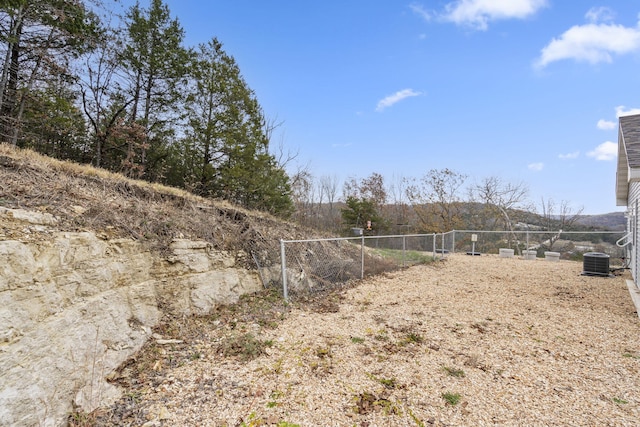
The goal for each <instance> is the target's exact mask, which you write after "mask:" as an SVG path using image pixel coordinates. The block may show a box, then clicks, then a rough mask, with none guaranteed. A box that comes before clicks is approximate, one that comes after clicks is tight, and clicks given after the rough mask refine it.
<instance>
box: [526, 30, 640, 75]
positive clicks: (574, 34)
mask: <svg viewBox="0 0 640 427" xmlns="http://www.w3.org/2000/svg"><path fill="white" fill-rule="evenodd" d="M636 51H640V27H636V28H631V27H624V26H622V25H615V24H598V23H589V24H585V25H575V26H573V27H571V28H569V29H568V30H567V31H565V32H564V33H563V34H562V35H561V36H560V37H559V38H554V39H553V40H552V41H551V42H550V43H549V44H548V45H547V46H545V47H544V48H543V49H542V51H541V54H540V57H539V58H538V60H537V61H536V64H535V65H536V66H537V67H539V68H543V67H546V66H547V65H549V64H550V63H552V62H555V61H560V60H563V59H575V60H576V61H586V62H589V63H591V64H597V63H598V62H611V61H612V55H623V54H626V53H632V52H636Z"/></svg>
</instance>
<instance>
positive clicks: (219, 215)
mask: <svg viewBox="0 0 640 427" xmlns="http://www.w3.org/2000/svg"><path fill="white" fill-rule="evenodd" d="M0 206H3V207H7V208H13V209H18V208H20V209H27V210H36V211H40V212H47V213H50V214H52V215H54V216H55V217H56V218H57V219H58V227H57V228H58V229H59V230H60V231H94V232H97V233H99V235H101V236H103V237H104V238H132V239H135V240H138V241H139V242H141V243H143V244H145V245H147V246H148V247H149V248H150V249H151V250H154V251H157V252H159V253H164V252H165V251H166V250H167V248H168V246H169V244H170V243H171V241H172V240H174V239H176V238H187V239H193V240H206V241H208V242H209V243H211V245H212V247H213V248H215V249H220V250H229V251H240V250H244V251H245V252H247V253H252V254H253V255H254V256H257V257H262V258H265V259H263V260H262V261H264V262H265V263H266V264H267V265H269V263H268V261H270V260H269V258H274V257H275V258H277V256H276V255H277V254H278V246H277V244H278V239H281V238H291V239H293V238H300V236H305V235H309V234H310V232H309V231H308V230H305V229H303V228H301V227H298V226H296V225H294V224H287V223H286V222H284V221H282V220H281V219H278V218H275V217H272V216H270V215H267V214H264V213H260V212H252V211H247V210H245V209H243V208H241V207H238V206H233V205H231V204H229V203H227V202H224V201H217V200H215V201H214V200H209V199H204V198H202V197H198V196H195V195H193V194H191V193H188V192H186V191H183V190H180V189H177V188H171V187H167V186H162V185H158V184H151V183H148V182H145V181H140V180H133V179H129V178H126V177H123V176H122V175H118V174H115V173H111V172H108V171H106V170H102V169H98V168H94V167H91V166H88V165H80V164H76V163H70V162H63V161H58V160H55V159H51V158H49V157H46V156H42V155H39V154H37V153H35V152H33V151H29V150H20V149H15V148H13V147H10V146H7V145H4V144H0ZM0 231H1V230H0ZM3 237H4V238H19V239H21V240H29V239H38V238H39V237H40V236H39V234H38V232H37V230H36V231H34V230H32V232H31V233H29V235H25V233H22V232H21V230H10V229H8V228H6V229H5V230H4V236H3ZM274 254H275V255H274ZM272 261H273V260H272ZM252 264H253V260H251V259H250V258H249V260H248V265H247V267H251V268H255V265H252Z"/></svg>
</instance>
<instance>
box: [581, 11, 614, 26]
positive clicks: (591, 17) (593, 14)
mask: <svg viewBox="0 0 640 427" xmlns="http://www.w3.org/2000/svg"><path fill="white" fill-rule="evenodd" d="M614 15H615V13H614V12H613V10H611V9H609V8H608V7H592V8H591V9H589V10H588V11H587V13H586V14H585V18H587V21H589V22H591V23H594V24H595V23H598V22H611V21H613V18H614Z"/></svg>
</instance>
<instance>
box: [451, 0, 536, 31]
mask: <svg viewBox="0 0 640 427" xmlns="http://www.w3.org/2000/svg"><path fill="white" fill-rule="evenodd" d="M546 5H547V0H457V1H454V2H451V3H448V4H447V5H446V6H445V13H444V16H443V18H444V19H445V20H446V21H451V22H454V23H456V24H459V25H469V26H471V27H473V28H475V29H478V30H483V31H484V30H486V29H487V28H488V25H489V22H491V21H498V20H501V19H524V18H527V17H529V16H531V15H533V14H535V13H536V12H537V11H538V10H540V9H541V8H543V7H545V6H546Z"/></svg>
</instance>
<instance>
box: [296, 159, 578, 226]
mask: <svg viewBox="0 0 640 427" xmlns="http://www.w3.org/2000/svg"><path fill="white" fill-rule="evenodd" d="M292 187H293V199H294V204H295V206H296V210H295V213H294V217H295V219H296V220H297V221H298V222H301V223H305V224H308V225H309V226H311V227H314V228H318V229H325V230H329V231H333V232H340V233H343V234H345V235H346V234H350V233H351V229H352V228H357V229H363V230H364V232H365V233H370V234H380V235H382V234H408V233H442V232H447V231H451V230H455V229H458V230H460V229H471V230H487V231H489V230H504V231H510V232H513V231H515V230H516V228H518V227H519V226H522V225H523V224H527V225H533V226H535V227H536V229H542V230H553V231H558V230H565V231H569V230H571V229H572V228H573V227H574V225H575V223H576V221H577V220H578V219H579V217H580V214H581V213H582V209H578V210H575V211H574V210H573V208H572V207H571V206H570V204H569V202H567V201H561V202H560V203H556V202H555V201H554V200H553V199H544V198H542V199H541V200H540V203H539V205H538V206H536V204H535V203H533V202H532V201H531V200H530V199H529V196H528V188H527V186H526V185H525V184H523V183H511V182H506V181H504V180H502V179H501V178H499V177H495V176H491V177H487V178H484V179H482V180H480V181H479V182H474V183H470V182H469V177H468V176H467V175H465V174H463V173H460V172H457V171H454V170H451V169H448V168H443V169H432V170H430V171H428V172H427V173H425V174H424V175H423V176H422V177H419V178H407V177H396V176H394V177H392V178H391V179H390V180H388V179H385V177H384V176H382V175H381V174H379V173H375V172H374V173H372V174H371V175H370V176H368V177H365V178H355V177H351V178H349V179H347V180H346V181H344V182H343V183H342V188H340V183H339V181H338V179H337V177H335V176H327V175H325V176H322V177H320V178H315V177H314V176H313V175H312V174H311V173H309V172H308V171H304V170H303V171H301V172H299V173H297V174H296V175H294V178H293V180H292ZM538 211H539V212H541V213H537V212H538Z"/></svg>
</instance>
